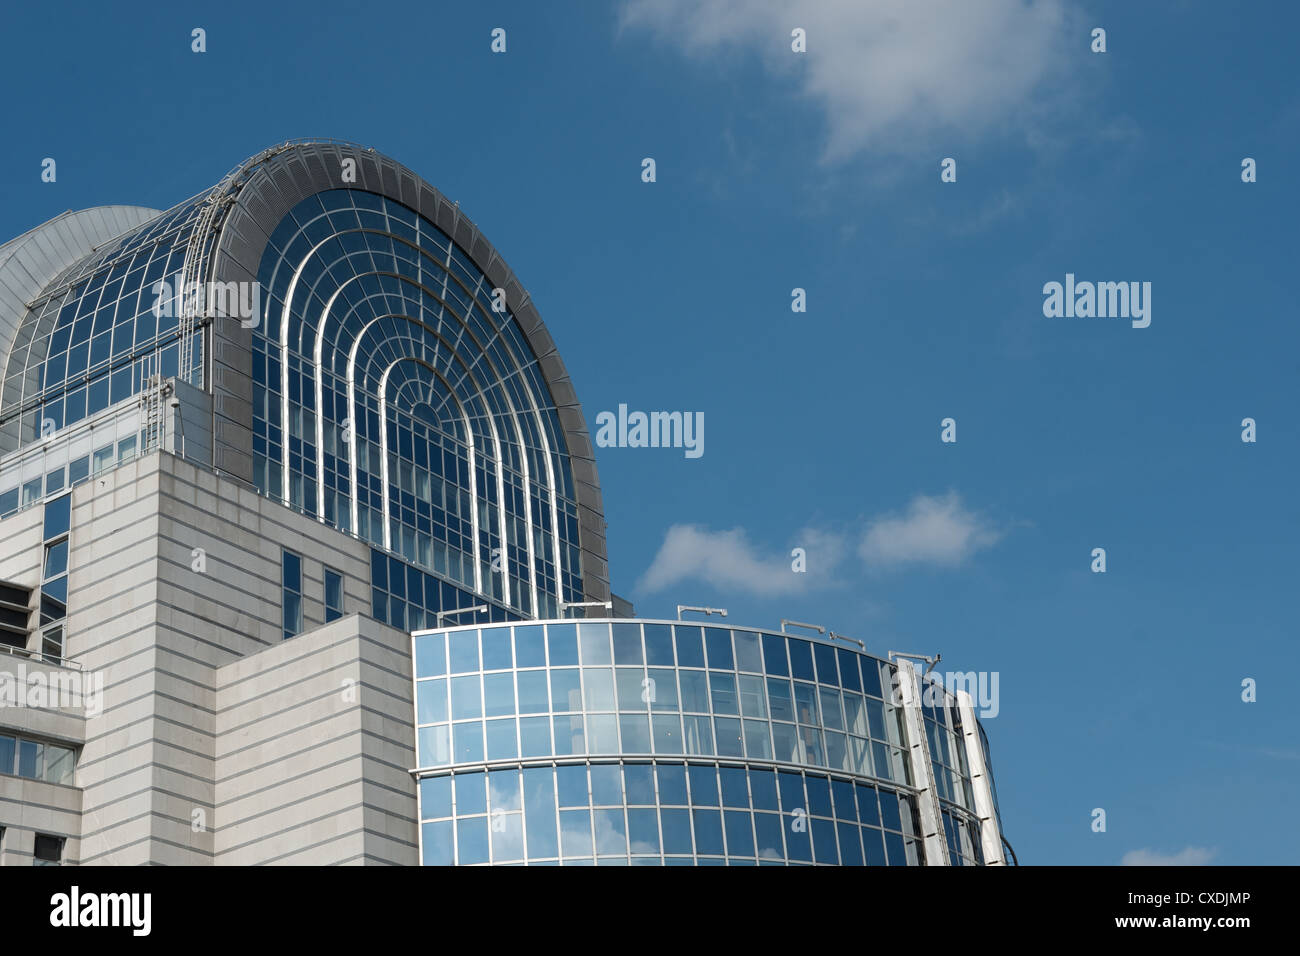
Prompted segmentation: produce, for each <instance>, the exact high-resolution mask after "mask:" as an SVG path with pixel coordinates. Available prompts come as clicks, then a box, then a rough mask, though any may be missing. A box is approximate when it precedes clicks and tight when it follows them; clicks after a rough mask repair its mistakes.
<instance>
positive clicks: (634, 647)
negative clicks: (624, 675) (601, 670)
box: [614, 622, 644, 664]
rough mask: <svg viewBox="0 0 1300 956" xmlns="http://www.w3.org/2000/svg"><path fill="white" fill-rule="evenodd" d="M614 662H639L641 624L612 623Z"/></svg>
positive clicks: (642, 658)
mask: <svg viewBox="0 0 1300 956" xmlns="http://www.w3.org/2000/svg"><path fill="white" fill-rule="evenodd" d="M614 663H615V664H641V663H644V657H643V656H642V654H641V625H639V624H630V623H626V622H624V623H616V624H615V625H614Z"/></svg>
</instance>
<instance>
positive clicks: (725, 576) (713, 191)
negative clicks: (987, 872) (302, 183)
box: [0, 0, 1300, 864]
mask: <svg viewBox="0 0 1300 956" xmlns="http://www.w3.org/2000/svg"><path fill="white" fill-rule="evenodd" d="M940 6H941V7H944V8H945V9H943V10H941V11H940V12H938V13H932V12H931V10H932V8H931V7H927V6H926V5H923V4H917V3H913V2H908V3H904V2H901V0H882V2H881V3H878V4H861V3H853V2H847V0H846V2H832V0H825V2H818V3H812V2H808V0H790V2H786V3H776V2H767V0H755V2H754V3H751V4H742V5H736V6H733V5H730V4H721V3H716V2H713V0H705V2H703V3H700V4H698V5H696V4H693V5H691V6H689V7H687V6H685V5H682V4H679V3H678V2H677V0H646V2H637V3H634V4H611V5H606V4H602V3H572V4H545V5H542V4H533V3H518V4H496V3H483V4H469V5H442V4H439V5H433V4H427V3H409V4H407V3H394V4H386V5H384V6H383V7H382V10H383V12H382V13H380V12H379V10H380V9H381V8H379V7H374V6H370V5H366V4H352V3H348V4H342V3H337V4H334V3H313V4H310V5H308V4H301V3H293V4H275V5H272V4H249V3H238V2H236V3H229V4H185V3H177V4H169V5H167V6H166V7H165V8H164V7H160V9H159V10H158V11H157V12H154V13H148V14H145V13H141V14H131V13H127V12H125V11H123V10H121V9H118V8H114V7H111V6H106V5H103V4H75V5H74V4H50V5H34V4H27V5H22V6H20V7H16V8H14V9H12V10H10V11H7V12H6V23H5V30H4V32H3V35H0V71H3V73H4V75H5V79H6V84H7V87H8V88H9V89H10V90H11V95H10V96H9V97H7V98H6V101H5V104H4V107H3V111H4V125H5V128H6V130H7V131H8V135H7V136H6V137H5V145H4V148H3V149H0V238H10V237H12V236H14V235H17V234H19V233H21V232H23V231H25V230H27V229H30V228H32V227H33V226H35V225H37V224H39V223H41V222H43V221H45V220H46V219H48V218H50V217H52V216H54V215H57V214H58V213H60V212H62V211H64V210H65V209H79V208H83V207H87V206H93V205H100V204H106V203H135V204H143V205H153V206H159V207H166V206H169V205H172V204H173V203H175V202H178V201H179V200H181V199H182V198H185V197H188V196H190V195H192V194H193V193H195V192H197V191H199V190H200V189H202V188H204V187H205V186H208V185H211V184H212V183H213V182H215V181H216V180H217V179H218V178H219V177H220V176H221V175H222V174H224V173H225V172H226V171H227V170H228V169H229V168H231V167H232V166H234V165H236V164H237V163H238V162H240V161H241V160H242V159H244V158H245V157H247V156H249V155H251V154H253V153H255V152H257V151H258V150H260V149H261V148H263V147H265V146H268V145H271V144H273V143H276V142H279V141H282V140H284V139H289V138H295V137H303V136H327V137H337V138H341V139H349V140H355V141H358V142H362V143H365V144H368V145H372V146H374V147H375V148H377V149H378V150H380V151H382V152H385V153H387V154H389V155H391V156H393V157H394V158H396V159H398V160H399V161H401V162H403V163H405V164H406V165H407V166H409V167H410V168H412V169H414V170H415V171H416V172H418V173H419V174H420V175H422V176H423V177H424V178H426V179H427V180H429V181H430V182H432V183H433V184H434V185H436V186H437V187H438V188H439V189H441V190H442V191H443V192H444V193H446V194H447V195H449V196H450V197H452V198H453V199H456V200H458V201H459V202H460V204H461V206H462V208H463V209H464V210H465V211H466V212H467V213H468V214H469V215H470V216H471V218H473V219H474V220H475V221H476V222H477V223H478V224H479V225H480V226H481V227H482V229H483V230H484V232H485V233H486V234H487V235H488V236H489V237H490V238H491V239H492V241H493V242H494V243H495V244H496V246H497V247H498V248H499V249H500V250H501V251H502V253H503V254H504V255H505V257H506V258H507V260H508V261H509V262H510V264H511V266H512V267H513V268H514V270H515V272H516V273H517V274H518V275H519V276H520V277H521V279H522V281H523V282H524V284H525V285H526V286H527V287H528V289H529V290H530V292H531V293H532V296H533V298H534V300H535V301H536V303H537V304H538V307H539V309H540V311H541V314H542V316H543V318H544V320H545V321H546V323H547V325H548V327H549V329H550V331H551V333H552V335H553V336H554V338H555V340H556V342H557V343H558V345H559V347H560V350H561V354H562V355H563V356H564V359H565V362H566V364H567V366H568V368H569V371H570V374H571V375H572V377H573V380H574V383H575V385H576V387H577V390H578V395H579V397H580V399H581V400H582V402H583V405H584V410H585V412H586V415H587V418H588V421H589V423H590V424H591V426H592V428H593V431H594V427H595V417H596V415H597V413H598V412H600V411H606V410H615V409H617V407H618V405H619V404H620V403H624V404H627V405H628V406H629V408H630V409H633V410H646V411H649V410H682V411H691V412H702V413H703V414H704V418H705V422H706V430H705V454H704V455H703V456H702V457H700V458H698V459H688V458H686V457H685V456H684V455H683V454H682V452H681V450H675V449H640V448H605V449H600V451H599V453H598V464H599V468H600V477H601V482H602V486H603V490H604V495H605V505H606V511H607V519H608V522H609V529H608V534H609V546H610V558H611V568H612V576H613V580H614V587H615V590H616V591H618V592H619V593H621V594H625V595H627V596H628V597H630V598H632V599H633V600H634V601H635V603H636V606H637V611H638V613H639V614H641V615H644V616H664V617H671V616H673V613H674V606H675V605H676V604H677V603H679V602H680V603H702V604H713V605H722V606H726V607H728V608H729V609H730V611H731V620H733V621H736V622H739V623H749V624H759V625H768V626H770V625H775V624H776V623H777V621H778V619H780V618H782V617H787V618H794V619H799V620H808V621H813V622H817V623H821V624H824V625H827V626H829V627H831V628H833V629H835V630H837V631H839V632H842V633H847V634H851V635H854V636H856V637H860V638H862V639H864V640H866V641H867V644H868V647H869V649H871V650H873V651H875V652H877V653H881V654H883V653H884V652H885V651H886V650H891V649H898V650H905V651H914V652H920V653H930V654H932V653H934V652H935V651H941V652H942V654H943V657H944V665H950V666H951V667H952V668H954V669H959V670H987V671H997V672H998V673H999V675H1000V685H999V686H1000V702H999V703H1000V713H999V714H998V716H997V717H995V718H992V719H990V720H988V721H987V724H986V727H987V730H988V733H989V737H990V740H991V744H992V748H993V757H994V765H995V771H996V776H997V780H998V789H999V796H1000V800H1001V807H1002V814H1003V819H1004V823H1005V824H1006V832H1007V835H1008V837H1009V839H1010V840H1011V841H1012V844H1013V845H1014V846H1015V848H1016V850H1017V852H1018V854H1019V856H1020V860H1021V862H1022V863H1097V864H1108V863H1118V862H1120V861H1121V860H1124V859H1126V858H1127V859H1128V860H1130V861H1133V860H1134V859H1153V860H1160V859H1173V860H1182V861H1197V860H1208V861H1211V862H1214V863H1225V864H1243V863H1244V864H1251V863H1294V862H1295V861H1296V860H1297V859H1298V858H1300V834H1298V833H1297V828H1296V824H1295V818H1294V814H1292V813H1288V812H1287V811H1289V810H1290V809H1291V808H1293V807H1295V806H1296V805H1297V803H1300V741H1298V740H1297V736H1298V735H1297V723H1296V718H1295V712H1294V710H1293V709H1292V708H1290V707H1288V706H1287V705H1286V703H1285V702H1286V699H1287V698H1288V697H1289V696H1290V694H1291V692H1290V691H1289V690H1288V689H1287V688H1286V687H1285V681H1286V680H1287V679H1288V678H1287V676H1286V675H1288V674H1293V673H1295V672H1296V669H1297V665H1298V664H1300V660H1298V658H1300V654H1297V650H1296V647H1297V644H1296V641H1297V634H1296V625H1295V622H1296V613H1295V604H1294V597H1293V595H1294V593H1295V590H1296V589H1295V584H1294V582H1295V577H1296V564H1297V562H1296V557H1295V547H1294V542H1295V538H1296V531H1297V528H1298V527H1300V521H1298V519H1300V506H1298V505H1297V503H1296V495H1295V485H1296V482H1295V475H1296V469H1297V464H1298V459H1300V456H1298V455H1297V448H1298V447H1300V444H1298V443H1300V429H1297V424H1296V414H1295V413H1296V395H1297V391H1296V361H1297V360H1296V354H1297V345H1298V344H1300V336H1298V335H1297V332H1296V318H1297V316H1296V299H1295V293H1294V275H1295V271H1296V270H1295V254H1296V241H1295V225H1294V217H1295V210H1296V209H1297V208H1300V203H1298V202H1297V200H1298V199H1300V195H1298V192H1300V187H1298V186H1297V183H1300V175H1298V174H1297V164H1298V163H1300V159H1297V156H1300V149H1298V147H1300V93H1298V92H1297V86H1296V83H1295V68H1294V35H1295V33H1296V31H1297V29H1300V13H1298V12H1297V11H1296V9H1295V7H1294V5H1292V4H1285V3H1280V2H1279V3H1262V2H1261V3H1255V4H1248V5H1243V6H1242V7H1241V8H1240V9H1238V8H1233V9H1232V10H1231V11H1229V10H1227V9H1226V8H1224V7H1222V6H1221V5H1212V4H1208V3H1191V2H1153V3H1146V4H1129V3H1119V2H1089V3H1086V4H1075V3H1064V2H1049V0H1037V2H1035V3H1032V4H1025V3H1023V2H1021V0H982V2H980V3H969V4H967V3H959V4H956V6H955V7H954V6H952V5H951V4H942V5H940ZM546 10H549V11H550V12H545V11H546ZM194 27H202V28H204V29H205V30H206V31H207V45H208V52H206V53H204V54H201V55H199V54H194V53H192V52H191V50H190V31H191V29H192V28H194ZM494 27H502V28H504V29H505V30H506V31H507V34H506V35H507V52H506V53H505V54H503V55H494V54H492V53H491V52H490V50H489V43H490V36H489V33H490V31H491V30H492V29H493V28H494ZM794 27H803V28H804V29H806V30H807V35H808V41H807V42H808V52H807V53H806V54H802V55H798V54H794V53H792V52H791V51H790V30H791V29H793V28H794ZM1094 27H1103V28H1105V29H1106V31H1107V37H1106V43H1107V51H1106V52H1105V53H1104V54H1101V53H1092V52H1091V51H1090V49H1089V47H1090V43H1091V40H1090V33H1091V31H1092V29H1093V28H1094ZM45 157H53V158H55V159H56V161H57V163H58V179H57V182H56V183H53V184H46V183H42V182H41V181H40V164H41V160H42V159H43V158H45ZM644 157H653V158H654V159H655V161H656V164H657V181H656V182H655V183H653V184H647V183H643V182H642V181H641V175H640V174H641V161H642V159H643V158H644ZM944 157H952V158H954V159H955V160H956V161H957V181H956V182H955V183H942V182H941V181H940V161H941V159H943V158H944ZM1244 157H1252V158H1254V159H1255V160H1256V162H1257V164H1258V166H1257V168H1258V181H1257V182H1255V183H1251V184H1246V183H1243V182H1242V181H1241V161H1242V159H1243V158H1244ZM1066 273H1074V274H1075V275H1076V276H1077V277H1078V279H1079V280H1085V279H1086V280H1093V281H1139V282H1150V283H1151V284H1152V322H1151V325H1150V327H1148V328H1145V329H1135V328H1133V327H1131V325H1130V323H1129V322H1128V321H1125V320H1122V319H1083V318H1046V317H1045V316H1044V314H1043V308H1042V307H1043V291H1042V289H1043V285H1044V283H1047V282H1051V281H1058V282H1061V281H1064V277H1065V274H1066ZM796 287H799V288H803V289H805V290H806V291H807V302H808V308H807V312H805V313H794V312H792V311H791V306H790V303H791V290H792V289H793V288H796ZM946 417H952V418H954V419H955V420H956V422H957V441H956V443H953V444H945V443H943V442H941V441H940V424H939V423H940V421H941V420H942V419H944V418H946ZM1246 417H1251V418H1254V419H1255V420H1256V422H1257V427H1258V441H1256V442H1255V443H1253V444H1247V443H1243V442H1242V441H1241V431H1242V429H1241V421H1242V419H1243V418H1246ZM795 547H803V548H805V549H806V550H807V553H808V570H807V572H806V573H805V574H801V575H796V574H793V573H792V572H791V570H790V552H791V549H792V548H795ZM1097 547H1101V548H1105V549H1106V552H1107V571H1106V573H1105V574H1094V573H1092V572H1091V571H1090V570H1089V567H1090V563H1091V552H1092V549H1094V548H1097ZM1289 595H1290V596H1289ZM944 665H941V666H944ZM1248 677H1249V678H1254V679H1255V680H1256V681H1257V682H1258V691H1257V693H1258V700H1257V702H1255V703H1249V704H1247V703H1244V702H1243V701H1242V700H1241V686H1242V680H1243V679H1244V678H1248ZM1096 807H1101V808H1104V809H1105V810H1106V813H1107V829H1106V832H1105V833H1096V832H1093V831H1092V829H1091V827H1090V823H1091V819H1092V818H1091V812H1092V810H1093V808H1096Z"/></svg>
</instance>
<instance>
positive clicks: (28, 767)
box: [0, 736, 77, 786]
mask: <svg viewBox="0 0 1300 956" xmlns="http://www.w3.org/2000/svg"><path fill="white" fill-rule="evenodd" d="M76 765H77V752H76V751H75V750H73V749H71V748H70V747H60V746H58V745H57V744H43V743H39V742H38V741H35V740H24V739H22V738H21V737H7V736H0V773H7V774H10V775H15V776H19V777H26V778H28V779H29V780H44V781H46V782H47V783H62V784H67V785H69V786H70V785H71V784H72V772H73V770H74V769H75V768H76Z"/></svg>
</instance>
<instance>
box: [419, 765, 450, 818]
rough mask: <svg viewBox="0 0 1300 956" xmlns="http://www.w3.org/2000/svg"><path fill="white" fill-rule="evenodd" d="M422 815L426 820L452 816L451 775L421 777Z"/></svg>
mask: <svg viewBox="0 0 1300 956" xmlns="http://www.w3.org/2000/svg"><path fill="white" fill-rule="evenodd" d="M420 816H421V817H422V818H423V819H425V820H436V819H438V818H439V817H449V816H451V777H449V776H446V775H443V776H441V777H423V778H421V780H420Z"/></svg>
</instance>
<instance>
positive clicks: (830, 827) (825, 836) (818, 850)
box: [812, 817, 840, 866]
mask: <svg viewBox="0 0 1300 956" xmlns="http://www.w3.org/2000/svg"><path fill="white" fill-rule="evenodd" d="M812 836H813V856H814V858H815V859H816V861H817V862H818V863H829V864H831V865H832V866H834V865H837V864H838V863H839V862H840V853H839V848H838V846H837V845H836V841H835V824H834V822H833V821H831V820H822V819H820V818H818V817H813V819H812Z"/></svg>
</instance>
